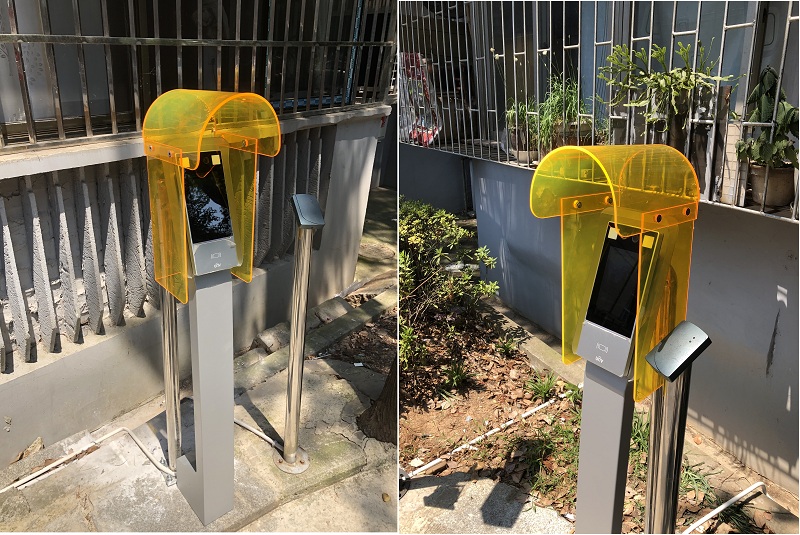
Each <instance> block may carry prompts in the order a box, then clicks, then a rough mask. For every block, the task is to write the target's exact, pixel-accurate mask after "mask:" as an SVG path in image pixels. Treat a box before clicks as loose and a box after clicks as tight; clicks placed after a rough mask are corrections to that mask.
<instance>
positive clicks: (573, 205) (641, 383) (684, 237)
mask: <svg viewBox="0 0 800 535" xmlns="http://www.w3.org/2000/svg"><path fill="white" fill-rule="evenodd" d="M698 198H699V188H698V184H697V177H696V176H695V173H694V170H693V169H692V167H691V165H690V164H689V162H688V161H687V160H686V158H685V157H684V156H683V155H682V154H681V153H679V152H678V151H676V150H674V149H672V148H670V147H667V146H664V145H646V146H641V145H623V146H613V145H612V146H600V147H561V148H559V149H556V150H554V151H552V152H550V153H549V154H548V155H547V156H546V157H545V158H544V159H543V160H542V162H541V163H540V164H539V166H538V168H537V169H536V171H535V173H534V176H533V180H532V182H531V199H530V203H531V212H533V214H534V215H536V216H537V217H554V216H561V270H562V273H561V276H562V287H561V288H562V290H561V293H562V321H561V323H562V359H563V361H564V362H565V363H571V362H574V361H576V360H578V359H579V358H580V357H579V356H578V355H577V354H576V352H575V351H576V349H577V345H578V339H579V336H580V331H581V328H582V325H583V320H584V319H585V318H586V313H587V310H588V307H589V300H590V297H591V293H592V287H593V285H594V279H595V275H596V273H597V269H598V264H599V262H600V255H601V253H602V249H603V241H604V239H605V235H606V232H607V229H608V225H609V223H610V222H613V223H614V224H615V226H616V229H617V231H618V232H619V234H620V235H621V236H623V237H630V236H638V243H639V258H640V263H639V282H638V287H637V288H638V289H637V296H638V304H639V307H638V311H637V319H636V328H635V334H634V338H635V340H634V357H633V381H634V399H635V400H636V401H641V400H643V399H645V398H646V397H647V396H649V395H650V394H651V393H652V392H653V391H655V390H656V389H658V388H659V387H660V386H661V385H662V384H663V379H662V378H661V376H660V375H658V374H657V373H656V372H655V370H653V369H652V368H651V367H650V365H649V364H647V362H646V361H645V360H644V357H645V355H646V354H647V353H648V352H649V351H650V350H651V349H652V348H653V347H654V346H655V344H656V343H658V342H659V341H660V340H661V339H662V338H663V337H664V336H666V335H667V334H668V333H669V332H670V331H671V330H672V329H673V328H674V327H675V326H676V325H677V324H678V323H679V322H680V321H682V320H684V319H685V318H686V303H687V297H688V289H689V263H690V258H691V248H692V233H693V228H694V219H695V218H696V217H697V202H698ZM644 233H648V234H647V235H645V234H644ZM642 260H643V261H642Z"/></svg>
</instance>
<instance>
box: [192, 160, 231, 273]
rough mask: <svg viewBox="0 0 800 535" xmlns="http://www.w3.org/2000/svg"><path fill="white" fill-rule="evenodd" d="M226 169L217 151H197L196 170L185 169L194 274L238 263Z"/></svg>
mask: <svg viewBox="0 0 800 535" xmlns="http://www.w3.org/2000/svg"><path fill="white" fill-rule="evenodd" d="M225 179H226V177H225V170H224V168H223V165H222V155H221V154H220V152H219V151H206V152H201V153H200V162H199V164H198V166H197V169H194V170H192V169H185V170H184V178H183V185H184V188H183V194H184V199H185V200H186V215H187V217H188V219H189V240H190V241H191V250H192V261H193V266H194V273H195V275H206V274H208V273H213V272H215V271H221V270H225V269H230V268H232V267H236V266H238V265H240V264H241V260H240V259H239V258H238V255H237V254H236V242H235V241H234V236H233V226H232V224H231V214H230V207H229V204H228V192H227V187H226V184H225V182H226V180H225Z"/></svg>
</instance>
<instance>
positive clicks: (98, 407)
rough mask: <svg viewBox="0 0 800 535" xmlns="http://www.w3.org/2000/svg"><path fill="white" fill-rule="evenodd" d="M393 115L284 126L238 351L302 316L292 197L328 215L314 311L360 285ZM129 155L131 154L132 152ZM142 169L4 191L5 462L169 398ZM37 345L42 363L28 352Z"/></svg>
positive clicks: (50, 179)
mask: <svg viewBox="0 0 800 535" xmlns="http://www.w3.org/2000/svg"><path fill="white" fill-rule="evenodd" d="M388 113H389V107H388V106H375V107H372V108H368V109H362V110H359V111H356V112H340V113H338V114H329V115H326V116H315V117H313V118H299V119H293V120H291V121H286V122H284V123H282V129H283V132H284V146H283V147H282V150H281V153H280V154H279V156H278V157H276V158H274V159H268V158H262V159H260V164H259V191H258V199H257V220H256V226H257V229H256V230H257V232H256V238H255V239H256V253H255V257H256V265H260V268H256V269H255V270H254V276H253V281H252V282H251V283H250V284H244V283H242V282H240V281H238V280H237V281H235V282H234V287H233V293H234V296H233V307H234V310H233V319H234V348H235V349H236V350H243V349H247V348H249V347H250V345H251V343H252V341H253V338H254V337H255V335H256V334H257V333H258V332H260V331H261V330H263V329H265V328H267V327H269V326H271V325H274V324H276V323H279V322H281V321H285V320H286V319H288V317H289V305H290V297H291V295H290V293H291V287H292V262H293V259H292V256H291V249H292V247H293V243H294V235H295V232H294V223H293V219H294V216H293V214H292V213H291V211H290V209H289V198H290V197H291V195H292V194H294V193H312V194H315V195H317V196H318V198H319V199H320V204H321V206H322V207H323V210H324V211H325V216H326V225H325V228H324V230H323V232H321V233H318V236H317V237H316V238H317V239H316V240H315V242H316V243H315V250H314V251H313V253H312V267H311V273H310V277H311V284H310V288H309V303H308V306H315V305H316V304H318V303H319V302H322V301H324V300H326V299H328V298H330V297H332V296H333V295H335V294H336V293H338V292H340V291H341V290H342V289H344V288H346V287H347V286H348V285H349V284H350V283H351V282H352V280H353V276H354V273H355V264H356V261H357V257H358V248H359V240H360V236H361V232H362V228H363V223H364V214H365V211H366V202H367V192H368V190H369V181H370V173H371V170H372V164H373V157H374V151H375V143H376V137H377V134H378V131H379V129H380V124H381V120H382V117H383V116H385V115H387V114H388ZM125 148H126V151H123V152H122V153H123V154H126V155H128V154H129V153H130V143H126V144H125ZM113 152H114V151H113V150H112V151H110V153H109V154H111V156H113ZM95 156H96V154H95ZM93 157H94V156H93ZM29 159H33V160H35V159H36V158H29ZM44 160H45V161H44V162H43V164H42V169H46V171H47V172H48V173H49V172H50V171H53V169H50V168H48V167H47V165H56V164H52V163H51V164H48V160H47V158H44ZM91 163H97V162H91ZM141 163H142V162H141V159H134V160H127V161H123V162H118V163H117V162H109V165H108V169H106V168H105V164H102V163H101V164H100V165H99V166H98V168H97V169H95V168H91V167H81V168H77V169H72V170H60V171H58V172H57V173H51V174H41V175H33V176H32V177H31V178H29V179H27V180H26V179H25V178H24V177H22V178H16V177H13V174H12V175H11V176H12V178H8V179H4V180H0V194H1V195H2V198H0V212H1V213H0V223H2V225H0V226H1V227H2V230H3V234H2V242H3V249H2V254H3V265H2V269H3V271H2V275H3V276H2V277H0V301H1V303H2V305H3V309H4V310H2V312H3V314H4V317H0V320H2V321H0V330H2V331H3V332H2V334H3V337H2V341H3V343H2V345H3V348H4V350H5V351H7V353H6V357H7V358H8V360H9V366H7V368H6V370H5V373H3V374H2V375H0V407H2V409H0V413H2V416H3V417H4V418H6V419H9V420H10V424H8V425H7V427H8V428H9V429H8V430H7V431H6V432H3V433H0V462H10V461H11V459H12V458H13V456H15V455H16V454H17V453H19V452H20V451H22V450H23V449H24V448H25V447H27V446H28V445H29V444H30V443H31V442H33V440H35V439H36V437H38V436H42V438H43V439H44V441H45V444H50V443H52V442H53V441H56V440H59V439H61V438H64V437H66V436H69V435H71V434H73V433H76V432H79V431H81V430H83V429H93V428H95V427H97V426H98V425H100V424H102V423H104V422H107V421H109V420H110V419H111V418H113V417H115V416H117V415H119V414H121V413H124V412H126V411H128V410H130V409H131V408H133V407H135V406H137V405H139V404H140V403H142V402H144V401H146V400H148V399H150V398H152V397H153V396H155V395H157V394H158V393H159V392H160V391H163V375H162V369H161V361H160V359H161V336H160V328H161V318H160V314H159V313H158V311H157V307H158V305H159V303H158V300H157V298H156V297H157V293H156V292H155V285H154V284H153V281H152V271H151V272H150V273H149V274H148V273H147V270H145V269H144V265H145V264H148V263H149V264H150V265H152V255H151V253H150V252H149V251H148V250H147V249H146V242H147V229H148V228H149V209H148V207H147V197H148V194H147V186H146V174H144V170H143V167H142V165H141ZM20 165H25V166H29V165H30V162H29V161H27V160H26V161H25V162H21V163H20ZM0 167H2V166H0ZM13 169H14V168H13V166H12V165H6V166H5V167H3V170H4V171H5V172H8V173H13ZM26 169H28V167H26ZM43 172H45V171H43ZM126 185H127V188H126ZM126 191H127V193H126ZM109 192H110V193H109ZM133 208H138V209H137V210H134V209H133ZM112 215H115V216H116V219H115V218H114V217H112ZM65 273H67V274H69V275H70V276H68V277H65V276H64V274H65ZM48 307H49V308H51V310H50V311H47V312H48V314H49V315H47V314H45V313H44V311H45V309H46V308H48ZM71 307H72V308H75V309H76V310H75V312H76V315H77V320H76V321H77V323H78V330H77V334H78V337H77V339H76V340H75V341H73V339H72V337H71V336H67V335H68V332H69V329H68V328H67V327H66V323H67V320H68V319H69V318H70V316H69V314H68V311H69V309H70V308H71ZM112 318H120V319H119V320H114V321H112ZM178 318H179V332H180V340H179V353H180V359H181V370H182V373H183V376H188V374H189V372H190V366H189V353H188V350H189V345H188V315H187V310H186V308H185V307H183V306H179V310H178ZM45 320H47V322H49V323H46V321H45ZM48 325H50V327H47V326H48ZM53 325H55V326H56V328H55V329H54V328H53V327H52V326H53ZM53 332H54V333H55V334H53V335H52V337H54V339H55V340H56V344H55V345H54V347H50V346H49V345H48V344H47V343H46V341H47V340H49V339H50V338H48V335H47V333H53ZM25 336H27V337H28V345H27V347H28V349H29V352H30V354H32V355H34V356H35V358H34V359H33V360H32V361H27V360H26V358H25V353H24V347H25V346H24V344H20V343H18V341H19V340H23V339H24V337H25Z"/></svg>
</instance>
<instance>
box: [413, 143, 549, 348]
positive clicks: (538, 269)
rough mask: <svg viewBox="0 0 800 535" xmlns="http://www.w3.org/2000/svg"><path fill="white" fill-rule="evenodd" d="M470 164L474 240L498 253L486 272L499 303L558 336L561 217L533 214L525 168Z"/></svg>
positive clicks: (529, 178) (528, 175)
mask: <svg viewBox="0 0 800 535" xmlns="http://www.w3.org/2000/svg"><path fill="white" fill-rule="evenodd" d="M429 152H433V151H429ZM471 168H472V173H471V175H472V194H473V203H474V206H475V216H476V218H477V220H478V242H479V244H480V245H481V246H484V245H485V246H487V247H488V248H489V251H490V253H491V255H492V256H493V257H495V258H497V267H496V268H495V269H492V270H489V272H488V273H487V277H488V278H489V279H490V280H496V281H497V282H498V283H499V285H500V298H501V299H502V300H503V302H505V303H506V304H507V305H509V306H510V307H511V308H513V309H515V310H517V311H519V312H520V313H521V314H523V315H524V316H526V317H528V318H530V319H532V320H533V321H535V322H536V323H537V324H539V326H541V327H542V328H543V329H545V330H546V331H548V332H549V333H551V334H554V335H556V336H558V337H560V336H561V224H560V221H559V219H558V218H550V219H537V218H535V217H533V215H532V214H531V210H530V207H529V206H530V204H529V203H530V200H529V199H530V186H531V176H532V173H531V171H530V170H529V169H523V168H520V167H516V166H511V165H504V164H498V163H492V162H487V161H483V160H473V161H472V162H471ZM404 176H405V175H401V183H402V181H403V178H402V177H404Z"/></svg>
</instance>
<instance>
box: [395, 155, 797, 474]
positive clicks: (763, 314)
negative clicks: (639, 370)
mask: <svg viewBox="0 0 800 535" xmlns="http://www.w3.org/2000/svg"><path fill="white" fill-rule="evenodd" d="M404 149H406V150H404ZM423 151H425V149H418V148H416V147H404V146H402V145H401V153H400V154H401V160H400V189H401V192H404V193H405V194H406V195H408V196H409V197H417V196H420V197H423V198H425V197H426V196H428V197H430V192H429V191H428V190H429V189H430V187H429V186H427V184H428V183H427V182H422V181H421V180H420V179H419V176H418V174H419V173H420V169H421V168H430V169H437V170H440V174H438V175H437V183H452V184H456V183H457V181H458V179H459V178H460V169H458V168H456V166H454V165H452V162H453V156H452V155H450V154H445V153H441V152H438V151H433V150H428V151H427V154H426V155H421V154H419V153H420V152H423ZM406 154H413V155H414V159H413V160H412V161H409V160H407V159H406V157H405V155H406ZM436 160H441V161H439V162H437V161H436ZM447 169H450V171H449V172H450V173H453V175H454V176H453V177H451V178H449V179H448V178H447V177H444V176H441V173H443V172H446V170H447ZM471 176H472V191H473V202H474V205H475V213H476V216H477V221H478V242H479V244H480V245H482V246H483V245H485V246H487V247H489V249H490V251H491V254H492V255H493V256H495V257H497V258H498V264H497V268H495V269H493V270H490V272H489V273H487V274H486V276H487V277H488V278H489V279H492V280H496V281H498V282H499V284H500V297H501V298H502V300H503V301H504V302H506V303H507V304H508V305H509V306H511V307H512V308H514V309H516V310H518V311H519V312H521V313H522V314H523V315H525V316H526V317H528V318H530V319H531V320H532V321H534V322H536V323H537V324H539V325H540V326H541V327H543V328H544V329H545V330H547V331H549V332H550V333H552V334H554V335H556V336H560V335H561V256H560V241H561V239H560V223H559V219H558V218H552V219H544V220H540V219H536V218H535V217H534V216H533V215H531V213H530V210H529V208H528V196H529V187H530V179H531V172H530V171H529V170H526V169H521V168H517V167H514V166H509V165H504V164H498V163H493V162H486V161H479V160H474V161H472V163H471ZM799 299H800V293H798V226H797V225H796V224H793V223H791V222H787V221H779V220H774V219H769V218H766V217H763V216H759V215H756V214H752V213H747V212H744V211H741V210H735V209H731V208H726V207H723V206H714V205H707V204H702V205H701V206H700V211H699V217H698V220H697V222H696V226H695V237H694V248H693V253H692V270H691V284H690V293H689V311H688V319H689V320H690V321H693V322H695V323H696V324H697V325H698V326H700V327H701V328H702V329H704V330H705V331H706V332H708V334H709V335H710V337H711V339H712V341H713V343H712V345H711V346H710V348H709V349H708V350H707V351H706V352H705V353H704V354H703V355H702V357H701V358H700V359H699V360H698V361H697V363H696V364H695V366H694V371H693V374H692V389H691V397H690V408H689V417H690V424H692V425H695V426H697V427H698V428H700V429H702V430H703V431H704V432H705V433H707V434H708V435H709V436H711V437H713V438H714V440H716V441H717V442H718V443H719V444H721V445H722V446H723V447H724V448H725V449H727V450H728V451H730V452H731V453H733V454H734V455H736V456H737V457H738V458H739V459H741V460H742V461H743V462H744V463H745V464H747V465H748V466H750V467H751V468H753V469H754V470H756V471H757V472H759V473H761V474H762V475H764V476H766V477H768V478H769V479H772V480H773V481H775V482H776V483H778V484H780V485H782V486H784V487H785V488H787V489H796V488H797V484H798V432H799V431H798V411H797V402H798V394H797V392H798V346H799V343H798V300H799Z"/></svg>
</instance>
